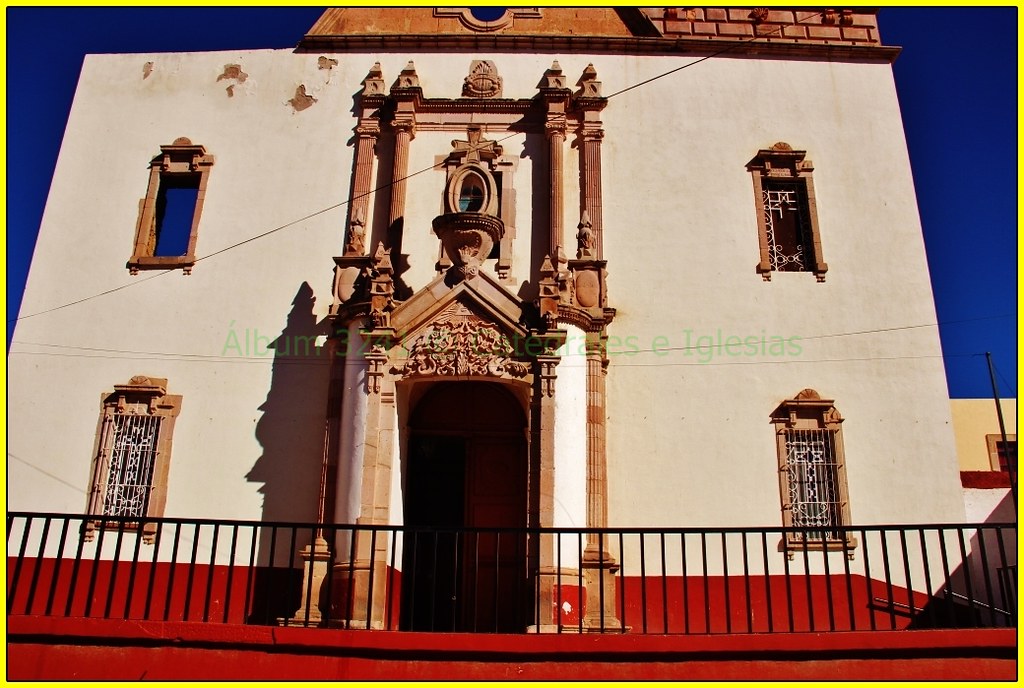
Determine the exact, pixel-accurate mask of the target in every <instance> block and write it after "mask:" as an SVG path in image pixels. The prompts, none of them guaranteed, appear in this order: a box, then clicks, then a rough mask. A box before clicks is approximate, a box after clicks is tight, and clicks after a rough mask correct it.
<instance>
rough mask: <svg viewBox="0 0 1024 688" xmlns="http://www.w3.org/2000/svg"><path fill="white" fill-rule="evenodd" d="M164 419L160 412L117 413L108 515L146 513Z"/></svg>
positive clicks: (106, 500)
mask: <svg viewBox="0 0 1024 688" xmlns="http://www.w3.org/2000/svg"><path fill="white" fill-rule="evenodd" d="M161 420H162V418H161V417H160V416H149V415H139V414H128V413H115V414H114V440H113V442H112V443H111V445H112V446H111V448H110V468H109V470H108V471H107V481H106V491H105V493H104V494H105V496H104V499H103V515H104V516H135V517H139V518H141V517H143V516H145V515H146V507H147V506H148V504H149V493H150V490H151V489H152V486H153V465H154V464H155V462H156V443H157V438H158V436H159V434H160V421H161Z"/></svg>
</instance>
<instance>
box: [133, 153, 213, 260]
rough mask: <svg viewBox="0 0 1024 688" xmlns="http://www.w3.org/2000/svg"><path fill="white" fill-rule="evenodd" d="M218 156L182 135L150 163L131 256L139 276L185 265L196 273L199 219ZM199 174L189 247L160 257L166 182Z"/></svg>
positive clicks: (140, 202) (140, 203)
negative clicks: (159, 219) (160, 203)
mask: <svg viewBox="0 0 1024 688" xmlns="http://www.w3.org/2000/svg"><path fill="white" fill-rule="evenodd" d="M213 163H214V158H213V156H212V155H210V154H208V153H207V152H206V148H205V147H204V146H201V145H196V144H193V143H192V141H191V140H189V139H188V138H186V137H184V136H182V137H180V138H177V139H175V140H174V143H172V144H170V145H166V146H160V155H157V156H156V157H154V158H153V159H152V160H150V162H149V185H148V187H147V189H146V196H145V198H143V199H142V200H141V201H139V219H138V222H137V223H136V227H135V244H134V248H133V250H132V256H131V258H129V259H128V264H127V267H128V270H129V272H130V273H131V274H133V275H137V274H138V273H139V270H168V269H174V268H182V270H183V271H184V273H185V274H186V275H188V274H190V273H191V272H192V266H193V265H195V262H196V242H197V240H198V238H199V219H200V217H201V216H202V214H203V202H204V200H205V199H206V186H207V183H208V182H209V179H210V168H211V167H212V166H213ZM195 174H198V175H199V188H198V194H197V195H196V206H195V210H194V211H193V213H192V227H191V230H190V232H189V238H188V249H187V251H186V253H185V254H184V255H181V256H157V255H155V252H156V243H157V236H156V211H157V199H158V198H159V196H160V188H161V185H162V182H163V181H164V180H165V179H167V178H168V177H174V176H185V175H195Z"/></svg>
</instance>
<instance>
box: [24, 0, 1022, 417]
mask: <svg viewBox="0 0 1024 688" xmlns="http://www.w3.org/2000/svg"><path fill="white" fill-rule="evenodd" d="M321 12H322V9H320V8H316V7H290V8H271V7H261V8H243V7H235V8H168V7H163V8H152V7H151V8H109V7H108V8H79V7H63V8H53V7H50V8H35V7H8V8H7V11H6V14H7V16H6V19H7V146H8V148H7V156H8V158H7V160H8V163H7V165H8V167H7V318H8V323H7V342H8V347H10V342H11V336H12V333H13V318H14V317H15V314H16V313H17V311H18V308H19V306H20V303H21V292H22V289H23V287H24V282H25V278H26V276H27V273H28V265H29V262H30V260H31V256H32V248H33V246H34V242H35V235H36V232H37V231H38V228H39V221H40V218H41V216H42V212H43V207H44V205H45V202H46V194H47V192H48V190H49V185H50V179H51V177H52V175H53V167H54V164H55V162H56V159H57V152H58V150H59V148H60V143H61V138H62V136H63V132H64V126H65V123H66V121H67V114H68V110H69V108H70V106H71V100H72V98H73V96H74V90H75V85H76V83H77V80H78V72H79V69H80V68H81V62H82V56H83V55H84V54H86V53H103V52H108V53H109V52H159V51H197V50H232V49H242V48H287V47H292V46H294V45H295V44H296V43H297V42H298V41H299V39H300V38H301V37H302V35H303V33H304V32H305V31H306V29H308V28H309V27H310V26H312V24H313V22H314V21H315V20H316V19H317V17H319V16H320V13H321ZM879 25H880V29H881V34H882V38H883V41H884V42H885V43H886V44H888V45H899V46H902V47H903V53H902V55H901V56H900V57H899V59H897V60H896V63H895V65H894V70H895V76H896V86H897V89H898V91H899V98H900V107H901V109H902V111H903V116H904V127H905V129H906V133H907V143H908V146H909V148H910V156H911V161H912V164H913V168H914V180H915V184H916V187H917V194H918V202H919V205H920V211H921V220H922V223H923V226H924V233H925V245H926V249H927V252H928V262H929V266H930V269H931V276H932V285H933V288H934V291H935V301H936V308H937V311H938V320H939V323H940V335H941V337H942V345H943V351H944V353H945V355H946V372H947V376H948V381H949V390H950V395H951V396H953V397H987V396H991V393H992V389H991V385H990V383H989V378H988V369H987V367H986V364H985V358H984V356H983V355H979V354H983V353H984V352H985V351H991V352H992V354H993V357H994V360H995V362H996V366H997V369H998V372H999V376H998V378H997V379H998V381H999V386H1000V392H1001V394H1002V395H1003V396H1016V384H1017V215H1016V210H1017V109H1016V108H1017V90H1016V87H1017V50H1016V48H1017V9H1016V8H1015V7H1002V8H991V7H990V8H965V7H946V8H895V7H890V8H884V9H882V10H881V12H880V14H879ZM865 202H870V199H865ZM55 305H57V304H55ZM41 317H48V316H41ZM58 317H59V316H58ZM907 324H917V323H907Z"/></svg>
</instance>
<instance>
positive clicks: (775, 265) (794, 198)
mask: <svg viewBox="0 0 1024 688" xmlns="http://www.w3.org/2000/svg"><path fill="white" fill-rule="evenodd" d="M761 194H762V203H763V205H764V223H765V231H766V233H767V235H768V262H769V264H770V266H771V269H772V270H777V271H783V272H806V271H807V270H808V267H809V266H812V265H814V264H815V259H814V240H813V238H812V237H811V233H810V221H809V220H808V214H809V212H808V209H807V187H806V186H805V185H804V182H803V180H800V179H796V180H782V179H765V180H763V181H762V186H761Z"/></svg>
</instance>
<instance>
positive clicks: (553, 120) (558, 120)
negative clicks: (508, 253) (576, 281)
mask: <svg viewBox="0 0 1024 688" xmlns="http://www.w3.org/2000/svg"><path fill="white" fill-rule="evenodd" d="M539 88H540V95H541V99H542V101H543V103H544V107H545V111H546V112H545V124H544V133H545V135H546V136H547V140H548V188H549V192H548V193H549V196H548V255H549V256H550V257H551V260H552V261H553V264H554V267H555V270H556V272H557V276H556V278H557V281H558V284H559V289H560V291H561V290H564V288H565V286H566V285H565V282H566V280H567V279H568V271H567V270H566V269H565V265H564V264H563V263H564V260H565V259H564V255H565V252H564V250H563V249H562V247H564V246H565V237H564V236H563V233H564V223H565V194H564V192H563V177H564V176H565V166H564V163H563V158H564V149H565V131H566V123H567V118H566V113H567V111H568V105H569V99H570V97H571V96H572V91H571V90H569V89H568V88H566V81H565V76H564V75H563V74H562V68H561V67H560V66H559V64H558V61H557V60H556V61H555V62H553V63H551V68H550V69H548V70H547V71H545V72H544V77H543V78H542V79H541V83H540V86H539Z"/></svg>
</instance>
